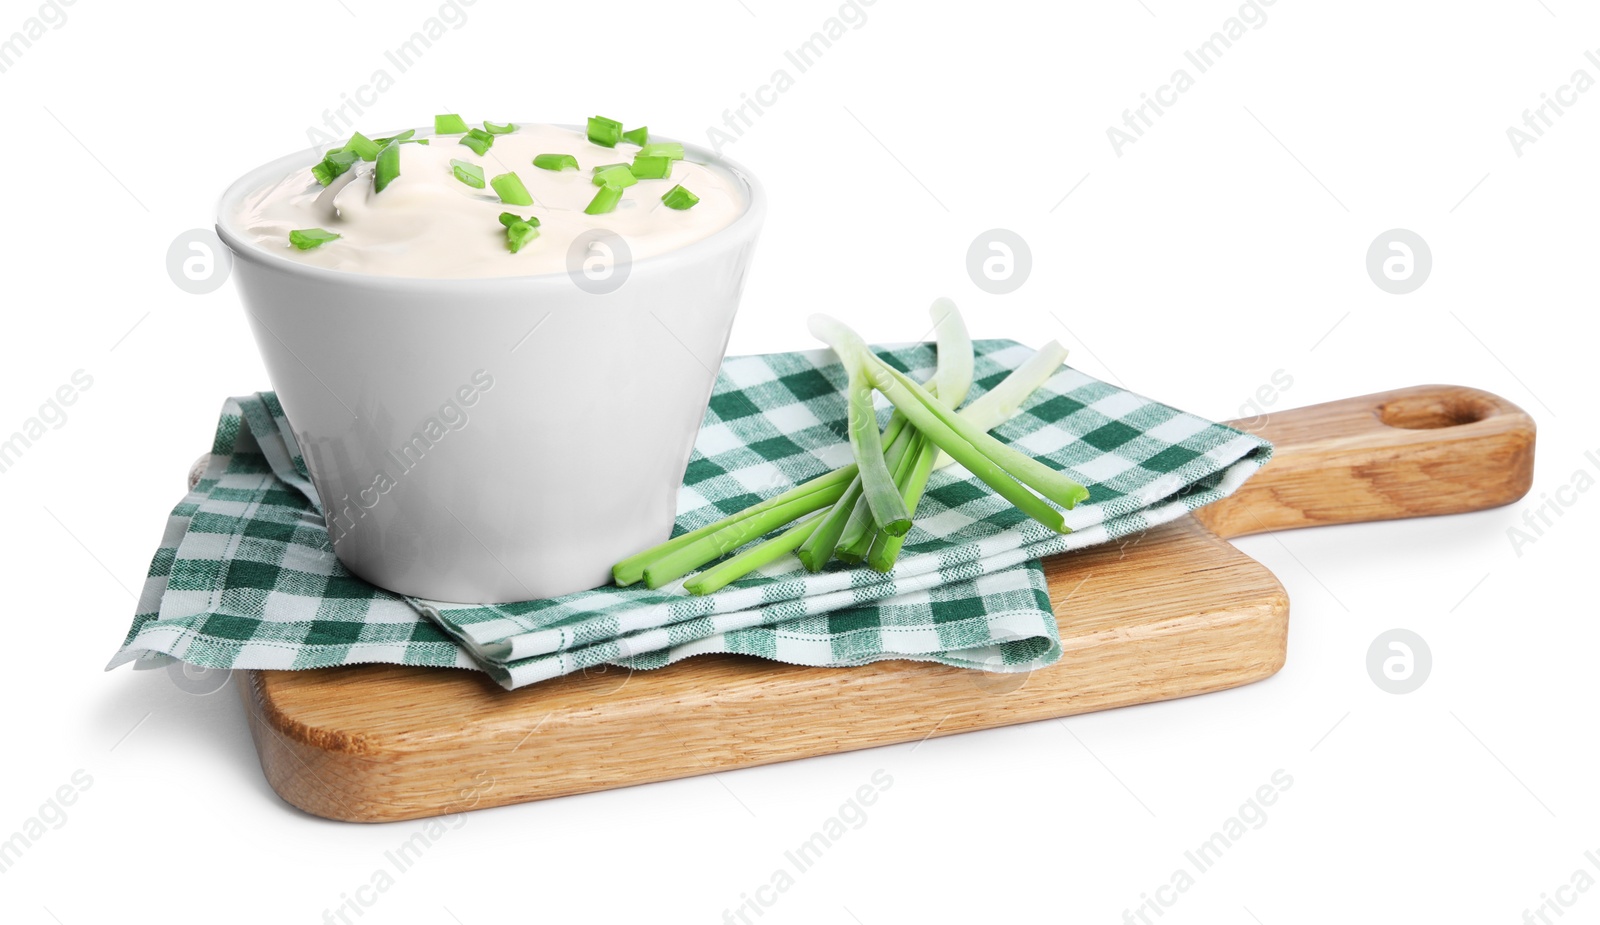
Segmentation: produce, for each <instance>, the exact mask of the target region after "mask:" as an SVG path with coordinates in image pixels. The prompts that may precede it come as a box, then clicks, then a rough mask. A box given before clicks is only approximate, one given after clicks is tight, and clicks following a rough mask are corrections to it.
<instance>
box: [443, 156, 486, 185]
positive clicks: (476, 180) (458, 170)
mask: <svg viewBox="0 0 1600 925" xmlns="http://www.w3.org/2000/svg"><path fill="white" fill-rule="evenodd" d="M450 167H451V169H452V170H454V171H455V174H456V179H457V180H460V181H461V182H462V183H465V184H467V185H468V186H470V187H472V188H473V189H483V168H482V167H479V166H478V165H477V164H474V163H471V162H470V161H458V160H456V159H455V158H451V159H450Z"/></svg>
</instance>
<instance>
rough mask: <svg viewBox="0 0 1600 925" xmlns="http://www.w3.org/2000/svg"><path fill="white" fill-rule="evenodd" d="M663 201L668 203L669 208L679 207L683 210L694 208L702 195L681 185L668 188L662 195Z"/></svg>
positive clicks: (678, 208)
mask: <svg viewBox="0 0 1600 925" xmlns="http://www.w3.org/2000/svg"><path fill="white" fill-rule="evenodd" d="M661 201H662V202H664V203H666V205H667V208H669V209H677V210H678V211H680V212H682V211H683V210H684V209H692V208H694V204H695V203H697V202H699V201H700V197H699V196H696V195H695V194H694V193H691V192H689V191H688V190H686V189H684V188H683V186H682V185H679V186H674V187H673V188H672V189H669V190H667V191H666V193H665V194H663V195H662V197H661Z"/></svg>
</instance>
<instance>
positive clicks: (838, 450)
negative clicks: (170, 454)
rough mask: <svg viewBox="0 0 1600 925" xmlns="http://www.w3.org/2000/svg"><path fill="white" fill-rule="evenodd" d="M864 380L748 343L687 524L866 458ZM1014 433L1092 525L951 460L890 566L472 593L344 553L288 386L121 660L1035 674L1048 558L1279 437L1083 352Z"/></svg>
mask: <svg viewBox="0 0 1600 925" xmlns="http://www.w3.org/2000/svg"><path fill="white" fill-rule="evenodd" d="M975 348H976V353H977V360H976V370H975V373H976V375H975V381H974V386H973V392H972V397H976V396H977V395H979V394H982V392H983V391H985V390H987V389H989V388H992V387H993V386H994V385H995V384H996V383H998V382H999V381H1000V380H1001V379H1003V378H1005V376H1006V374H1007V373H1009V372H1010V371H1011V370H1012V369H1015V368H1016V367H1017V366H1018V365H1019V364H1021V363H1022V362H1023V361H1024V360H1026V359H1027V358H1028V357H1029V356H1030V355H1032V352H1033V351H1031V350H1030V349H1028V348H1026V347H1023V346H1021V345H1019V344H1016V343H1013V342H1011V341H1000V340H992V341H978V342H977V343H976V344H975ZM880 355H881V356H882V357H883V358H884V359H885V360H886V361H887V362H889V363H890V364H892V365H894V366H895V367H897V368H899V369H901V370H902V371H904V372H907V373H910V374H912V375H914V376H917V377H918V378H926V377H927V376H928V375H930V374H931V373H932V369H933V365H934V360H935V354H934V350H933V347H932V346H931V345H926V344H924V345H918V346H912V347H906V348H901V349H894V350H884V351H880ZM844 382H845V376H844V372H843V369H842V368H841V367H840V366H839V364H838V363H837V362H836V361H835V360H834V359H833V356H832V354H831V353H828V352H826V351H809V352H803V353H787V354H772V355H765V356H749V357H733V358H730V359H728V360H727V361H726V362H725V363H724V364H723V367H722V370H721V372H720V374H719V375H718V377H717V382H716V386H715V388H714V390H713V393H712V396H711V403H710V408H709V410H708V411H707V414H706V419H705V421H704V423H703V425H702V428H701V431H700V435H699V438H698V440H697V442H696V445H695V452H694V454H693V456H692V458H691V459H690V462H689V467H688V472H687V474H686V475H685V478H684V485H683V489H682V490H681V492H680V494H679V498H678V510H679V513H678V518H677V525H676V528H675V533H682V532H685V531H688V530H693V529H695V528H696V527H699V526H702V525H704V524H706V523H710V522H711V521H714V520H717V519H719V518H721V517H724V516H726V515H728V514H732V513H734V512H736V511H739V510H741V509H743V508H745V507H747V506H748V505H750V504H753V503H755V502H756V501H759V500H761V499H763V498H767V497H770V496H772V495H774V494H778V493H780V492H782V491H785V490H787V489H788V488H791V487H793V486H794V485H796V484H798V483H800V482H804V481H806V480H808V479H810V478H813V477H815V476H817V475H821V474H822V473H824V472H826V471H829V470H831V469H835V468H837V467H839V466H841V465H844V464H845V463H847V462H849V461H850V450H849V447H848V445H847V443H846V442H845V436H844V435H845V418H846V406H845V397H844V391H843V387H844ZM882 413H883V415H884V416H885V417H884V419H886V415H887V408H886V407H885V408H884V409H883V411H882ZM880 423H882V421H881V420H880ZM993 433H994V435H995V436H996V437H998V438H999V439H1001V440H1003V441H1005V442H1008V443H1011V444H1013V445H1015V446H1017V447H1018V448H1019V449H1021V450H1023V451H1025V452H1027V453H1028V454H1029V455H1031V456H1034V457H1036V458H1039V459H1041V460H1043V461H1044V462H1045V463H1046V464H1048V465H1051V466H1053V467H1056V468H1060V469H1065V470H1066V471H1068V472H1069V473H1070V474H1071V475H1073V476H1074V477H1075V478H1077V479H1078V480H1079V481H1080V482H1082V483H1083V484H1084V485H1085V486H1087V487H1088V489H1089V492H1090V500H1089V501H1088V502H1085V503H1083V504H1080V505H1079V506H1078V507H1077V508H1076V509H1075V510H1072V511H1069V512H1067V513H1066V521H1067V524H1068V525H1069V526H1070V527H1071V528H1072V530H1073V532H1072V533H1071V534H1068V535H1058V534H1055V533H1053V532H1051V531H1049V530H1047V529H1045V528H1044V527H1042V526H1040V525H1039V524H1037V523H1035V522H1033V521H1032V520H1029V519H1027V518H1026V517H1025V516H1023V515H1022V514H1021V513H1020V512H1019V511H1017V510H1016V509H1014V508H1012V507H1011V506H1010V504H1008V503H1007V502H1006V501H1005V500H1004V499H1002V498H999V497H998V496H996V495H995V494H994V493H993V492H991V491H990V490H989V489H988V488H987V486H984V485H983V484H982V483H981V482H979V481H977V480H976V479H975V478H973V477H972V476H971V475H970V474H968V473H967V472H966V470H965V469H963V468H961V467H960V466H951V467H949V468H947V469H943V470H940V471H938V472H936V473H934V475H933V477H932V479H931V480H930V481H929V483H928V489H927V494H926V496H925V498H924V499H923V502H922V504H921V506H920V507H919V508H918V510H917V512H916V519H915V524H914V526H913V527H912V530H911V532H910V534H908V536H907V541H906V543H905V546H904V549H903V551H902V553H901V556H900V560H899V562H898V564H897V565H896V567H895V568H894V570H893V571H891V572H889V573H888V574H879V573H878V572H875V571H872V570H871V569H868V568H865V567H855V568H851V567H845V566H842V565H840V564H839V563H834V564H832V565H830V566H829V568H828V569H826V570H824V571H823V572H822V573H820V574H816V575H812V574H809V573H807V572H805V571H804V570H803V569H801V568H800V566H799V563H798V562H797V561H796V560H795V559H794V558H793V557H786V558H785V559H784V560H782V561H780V562H777V563H774V564H773V565H771V566H769V567H767V568H766V569H765V570H763V571H762V572H760V573H757V574H755V575H752V576H749V577H748V578H746V579H744V580H741V581H739V582H736V583H734V584H733V585H730V586H728V587H727V588H725V589H723V590H721V591H719V592H717V593H714V594H710V595H706V596H704V597H694V596H691V595H689V594H687V593H686V592H684V591H683V590H682V588H681V584H679V583H675V584H673V585H671V586H669V587H666V588H662V589H659V590H655V591H651V590H649V589H646V588H643V587H641V586H637V585H636V586H633V587H629V588H617V587H613V586H607V587H603V588H598V589H595V590H593V591H584V592H579V593H575V594H569V595H566V596H564V597H560V598H553V599H549V600H538V601H527V602H523V603H517V604H500V605H492V606H466V605H461V604H447V603H440V602H434V601H423V600H418V599H415V598H407V597H402V596H400V595H397V594H393V593H390V592H388V591H385V590H383V589H381V588H377V587H374V586H373V585H370V584H368V583H366V582H365V581H362V580H361V579H359V578H356V577H355V576H353V575H351V574H350V573H349V572H348V571H347V570H345V569H344V567H343V566H341V565H340V564H339V562H338V560H337V559H336V558H335V557H334V555H333V551H332V547H331V545H330V543H329V539H328V532H327V528H326V526H325V524H324V522H323V518H322V514H321V513H320V505H319V503H318V501H317V496H316V491H315V490H314V489H313V488H312V486H311V483H310V480H309V478H307V476H306V469H305V464H304V461H303V460H302V459H301V458H300V455H299V449H298V447H297V446H296V445H295V443H294V438H293V436H292V435H291V434H290V431H289V428H288V426H287V423H286V422H285V420H284V418H283V412H282V409H281V408H280V407H279V405H278V402H277V400H276V398H275V397H274V396H273V395H272V394H271V393H258V394H257V395H254V396H249V397H245V398H236V399H231V400H229V401H228V403H227V404H226V405H225V406H224V408H223V414H222V419H221V421H220V422H219V425H218V428H217V436H216V441H215V444H214V446H213V447H212V451H211V457H210V460H209V464H208V465H207V467H206V470H205V473H204V475H203V476H202V478H201V479H200V481H199V483H198V484H197V485H196V486H195V487H194V489H193V490H192V491H191V492H190V493H189V495H188V496H187V497H185V498H184V500H183V502H182V503H180V504H179V505H178V507H177V508H175V509H174V510H173V513H172V516H171V518H170V520H169V521H168V525H167V531H166V535H165V536H164V537H163V540H162V544H161V548H160V550H159V551H158V552H157V553H156V556H155V559H154V561H153V562H152V563H151V568H150V575H149V578H148V580H147V581H146V584H145V588H144V593H143V594H142V595H141V598H140V601H139V607H138V613H137V615H136V616H135V618H134V623H133V627H132V629H131V630H130V631H129V633H128V637H127V639H126V641H125V642H124V644H123V647H122V649H121V651H119V652H118V653H117V655H116V657H115V658H113V659H112V662H111V666H109V667H115V666H116V665H119V664H122V663H124V662H128V661H135V660H137V661H138V662H140V663H141V664H143V665H147V666H155V665H159V664H165V663H167V662H169V661H171V660H172V659H175V658H176V659H181V660H183V661H186V662H190V663H192V664H196V665H200V666H203V667H209V668H315V667H323V666H329V665H344V664H354V663H361V662H395V663H400V664H409V665H440V666H457V667H465V668H478V669H481V670H484V671H487V672H489V673H490V674H491V675H492V676H493V677H494V678H495V680H497V681H498V682H499V683H501V684H502V685H504V686H505V687H507V688H515V687H520V686H522V685H525V684H531V683H533V682H535V681H540V680H544V679H547V678H552V677H556V676H559V675H563V674H568V673H571V672H574V671H580V670H583V669H586V668H589V667H592V666H597V665H602V664H615V665H620V666H623V667H627V668H635V669H645V668H657V667H661V666H663V665H667V664H670V663H672V662H675V661H678V660H679V659H683V658H687V657H689V656H692V655H700V654H704V653H709V652H736V653H744V654H749V655H759V656H763V657H765V658H769V659H774V660H777V661H783V662H791V663H796V664H803V665H825V666H845V665H860V664H865V663H867V662H872V661H878V660H880V659H888V658H903V659H920V660H927V661H936V662H942V663H944V664H948V665H957V666H961V667H969V668H983V669H987V670H991V671H1027V670H1032V669H1034V668H1038V667H1041V666H1043V665H1047V664H1050V663H1052V662H1054V661H1055V660H1056V659H1058V658H1059V657H1060V655H1061V646H1060V641H1059V638H1058V635H1057V626H1056V619H1055V616H1054V615H1053V613H1052V612H1051V609H1050V601H1049V597H1048V595H1047V593H1046V586H1045V581H1044V575H1043V570H1042V568H1041V567H1040V565H1039V563H1038V560H1039V558H1040V557H1042V556H1046V555H1050V554H1052V553H1056V552H1061V551H1064V550H1068V549H1075V548H1080V547H1084V546H1089V545H1093V544H1096V543H1103V542H1106V541H1108V540H1112V539H1116V538H1118V537H1122V536H1127V535H1130V534H1136V533H1140V532H1142V531H1144V530H1148V529H1149V528H1151V527H1153V526H1155V525H1157V524H1161V523H1164V522H1166V521H1170V520H1173V519H1175V518H1177V517H1180V516H1182V515H1183V514H1185V513H1187V512H1188V511H1190V510H1193V509H1194V508H1196V507H1198V506H1200V505H1202V504H1205V503H1208V502H1210V501H1213V500H1216V499H1217V498H1221V497H1224V496H1226V495H1228V494H1230V493H1231V492H1232V491H1233V490H1234V489H1236V488H1237V487H1238V486H1239V485H1240V484H1241V483H1242V482H1243V481H1244V480H1245V479H1246V478H1249V476H1250V475H1251V474H1252V473H1254V472H1255V471H1256V469H1258V468H1259V467H1260V466H1261V465H1262V464H1263V463H1265V462H1266V461H1267V459H1268V458H1269V456H1270V455H1271V451H1272V448H1271V445H1270V444H1268V443H1266V442H1265V441H1263V440H1261V439H1260V438H1258V437H1254V436H1251V435H1249V434H1243V433H1240V432H1238V431H1236V430H1233V429H1231V428H1228V427H1224V426H1222V425H1220V424H1214V423H1211V422H1209V421H1206V420H1204V419H1201V418H1198V417H1195V416H1193V415H1190V414H1186V413H1184V412H1181V411H1178V410H1177V409H1175V408H1171V407H1168V406H1166V405H1162V404H1160V403H1158V402H1153V401H1150V400H1148V399H1145V398H1141V397H1139V396H1137V395H1135V394H1133V393H1131V392H1128V391H1126V390H1124V389H1120V388H1117V387H1115V386H1111V385H1108V384H1106V383H1104V382H1101V381H1099V380H1097V379H1094V378H1091V377H1089V376H1087V375H1084V374H1083V373H1081V372H1078V371H1076V370H1073V369H1070V368H1066V367H1063V368H1062V370H1061V371H1060V372H1058V373H1057V374H1056V375H1055V376H1054V377H1052V378H1051V379H1050V381H1049V382H1048V383H1046V384H1045V386H1044V387H1043V388H1041V389H1040V390H1039V391H1038V392H1037V393H1035V395H1034V396H1033V397H1032V398H1030V399H1029V400H1028V401H1027V402H1026V403H1025V404H1024V406H1023V408H1022V410H1021V412H1020V413H1019V414H1018V415H1017V416H1016V417H1014V418H1013V419H1012V420H1010V421H1008V422H1007V423H1005V424H1002V425H1001V426H1000V427H998V428H996V429H995V430H994V431H993Z"/></svg>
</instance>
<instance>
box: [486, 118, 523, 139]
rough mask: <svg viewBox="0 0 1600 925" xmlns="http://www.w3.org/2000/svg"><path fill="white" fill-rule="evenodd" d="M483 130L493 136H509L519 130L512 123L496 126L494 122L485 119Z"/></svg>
mask: <svg viewBox="0 0 1600 925" xmlns="http://www.w3.org/2000/svg"><path fill="white" fill-rule="evenodd" d="M483 130H484V131H486V132H488V133H489V134H491V135H509V134H511V133H512V132H514V131H516V130H517V126H516V124H515V123H512V122H507V123H506V124H505V125H495V124H494V123H493V122H490V121H489V120H487V119H485V120H484V122H483Z"/></svg>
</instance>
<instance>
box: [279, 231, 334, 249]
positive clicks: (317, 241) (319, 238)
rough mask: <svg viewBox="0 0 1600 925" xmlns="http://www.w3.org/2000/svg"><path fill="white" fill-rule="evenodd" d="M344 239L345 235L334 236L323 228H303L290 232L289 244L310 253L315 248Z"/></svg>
mask: <svg viewBox="0 0 1600 925" xmlns="http://www.w3.org/2000/svg"><path fill="white" fill-rule="evenodd" d="M342 237H344V235H340V234H334V233H333V232H331V231H327V230H325V229H322V228H301V229H299V230H298V231H291V232H289V243H290V244H293V245H294V246H295V247H298V248H299V249H301V250H303V251H308V250H311V249H312V248H313V247H321V246H322V245H324V244H326V243H328V242H329V241H337V240H339V239H340V238H342Z"/></svg>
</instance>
